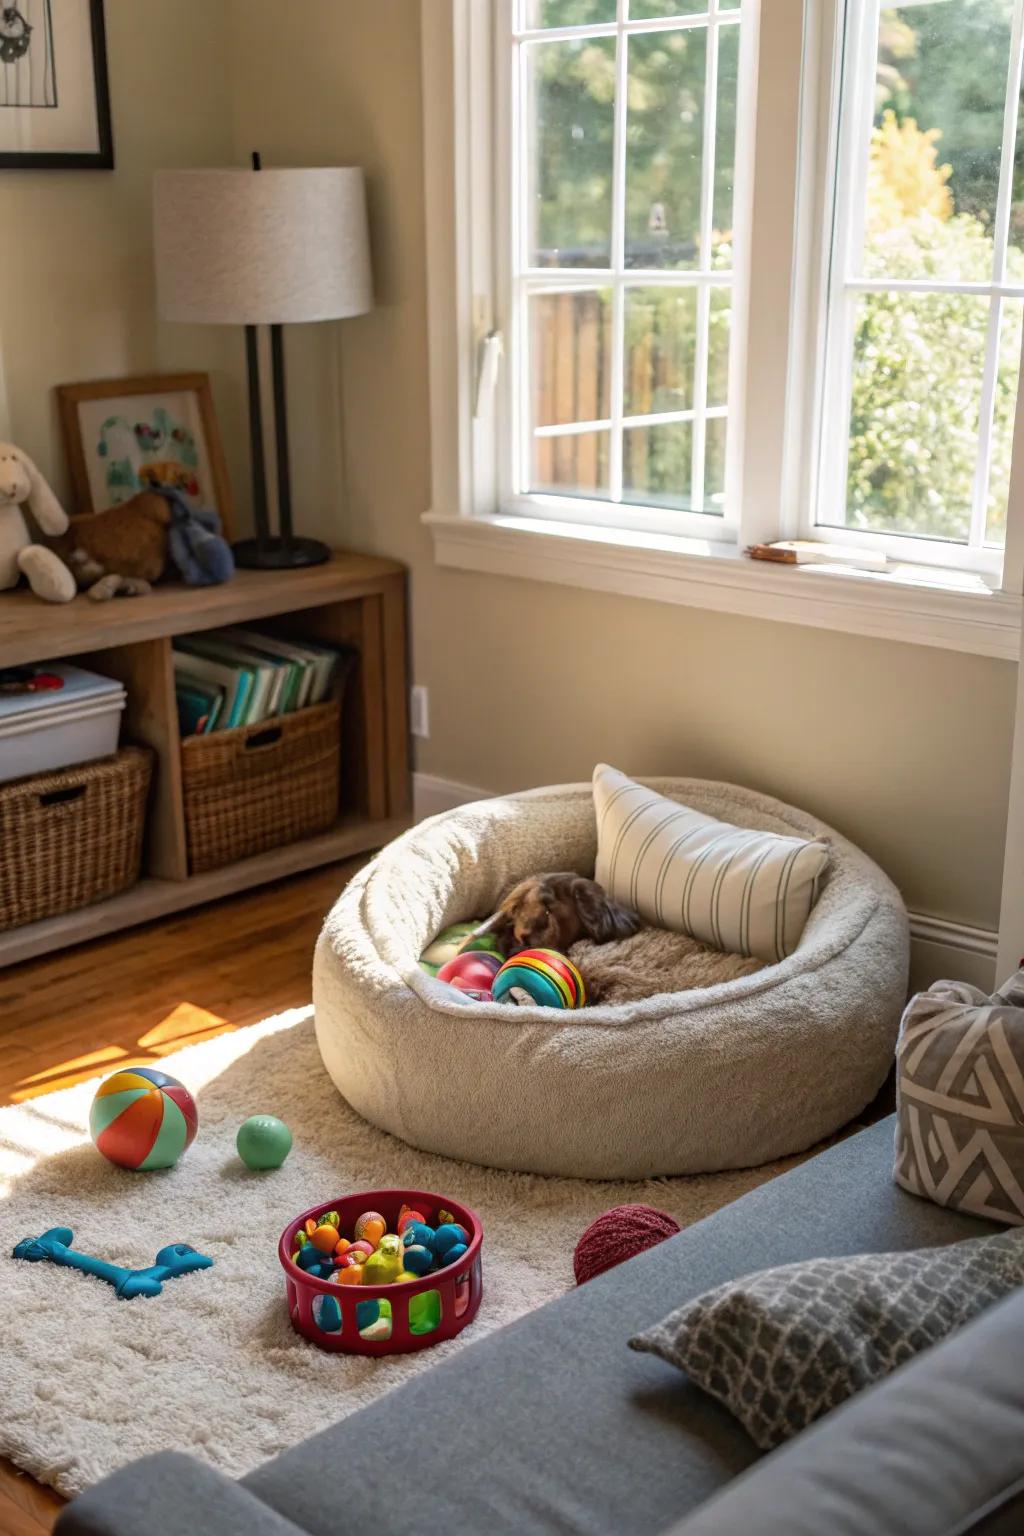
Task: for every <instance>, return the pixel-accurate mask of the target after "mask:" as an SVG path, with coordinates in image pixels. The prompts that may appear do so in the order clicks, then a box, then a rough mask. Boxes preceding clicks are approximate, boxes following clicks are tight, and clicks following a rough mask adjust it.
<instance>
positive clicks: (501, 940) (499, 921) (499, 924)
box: [472, 907, 515, 955]
mask: <svg viewBox="0 0 1024 1536" xmlns="http://www.w3.org/2000/svg"><path fill="white" fill-rule="evenodd" d="M485 933H489V934H490V935H491V936H492V937H493V939H494V941H495V943H496V944H497V945H498V948H499V949H500V950H501V952H502V954H503V955H507V954H508V949H509V944H510V942H511V940H512V939H513V938H514V936H515V926H514V924H513V921H512V918H511V917H510V916H509V914H508V913H507V912H506V911H505V910H504V909H503V908H502V907H499V908H498V910H497V912H492V914H491V916H490V917H489V918H487V920H486V922H483V923H479V924H478V925H477V927H476V928H474V929H473V934H472V937H473V938H474V939H478V938H482V937H483V935H484V934H485Z"/></svg>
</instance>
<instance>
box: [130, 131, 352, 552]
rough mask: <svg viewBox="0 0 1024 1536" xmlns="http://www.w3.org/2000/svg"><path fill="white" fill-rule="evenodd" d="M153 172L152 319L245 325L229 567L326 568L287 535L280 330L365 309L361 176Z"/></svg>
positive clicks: (308, 546) (338, 171) (343, 170)
mask: <svg viewBox="0 0 1024 1536" xmlns="http://www.w3.org/2000/svg"><path fill="white" fill-rule="evenodd" d="M252 159H253V164H252V169H251V170H241V169H239V170H190V171H157V173H156V177H155V182H154V196H153V227H154V247H155V255H156V278H157V307H158V310H159V313H160V316H161V317H162V318H163V319H165V320H181V321H189V322H191V323H193V324H199V325H206V324H209V325H242V326H244V327H245V350H246V362H247V367H248V376H249V437H250V451H251V455H252V492H253V520H254V523H255V526H256V537H255V538H254V539H243V540H241V542H240V543H238V544H236V545H235V546H234V551H235V561H236V563H237V564H238V565H242V566H250V567H258V568H261V569H265V570H287V569H291V568H293V567H297V566H306V565H319V564H321V563H322V562H323V561H324V560H326V559H327V558H328V556H329V553H330V551H329V550H328V548H327V546H326V544H321V543H320V541H319V540H318V539H305V538H300V537H298V536H297V535H296V534H295V533H293V531H292V498H291V476H290V472H289V462H288V418H287V412H286V409H285V380H284V348H283V339H282V334H281V327H282V325H285V324H294V323H300V322H308V321H312V320H343V319H346V318H347V317H349V316H351V315H363V314H366V312H367V311H368V310H369V309H371V308H372V305H373V293H372V284H371V277H370V248H369V239H368V235H367V224H366V195H365V190H364V187H363V173H362V171H361V170H359V169H357V168H354V167H324V168H321V169H278V168H274V169H270V170H262V169H261V167H260V158H259V155H253V157H252ZM261 325H266V326H269V328H270V357H271V374H272V378H273V395H274V440H275V444H276V449H277V501H278V517H279V529H278V533H277V534H276V535H273V534H272V533H271V531H270V519H269V516H268V512H267V477H266V467H265V464H264V456H263V410H262V405H261V401H260V373H259V352H258V329H257V328H258V327H259V326H261Z"/></svg>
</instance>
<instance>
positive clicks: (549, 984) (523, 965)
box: [492, 949, 587, 1008]
mask: <svg viewBox="0 0 1024 1536" xmlns="http://www.w3.org/2000/svg"><path fill="white" fill-rule="evenodd" d="M492 995H493V997H494V1001H495V1002H496V1003H519V1004H527V1005H529V1004H534V1005H538V1006H540V1007H541V1008H582V1007H583V1006H584V1004H585V1003H586V1001H587V993H586V988H585V987H584V985H583V977H582V976H581V975H580V973H579V971H578V970H577V969H576V967H575V966H574V965H573V963H572V961H571V960H570V959H568V957H567V956H566V955H562V954H559V952H558V950H557V949H523V950H520V952H519V954H518V955H513V956H512V958H511V960H506V961H505V964H504V965H503V966H502V968H501V970H500V971H499V972H498V974H497V976H495V978H494V982H493V984H492Z"/></svg>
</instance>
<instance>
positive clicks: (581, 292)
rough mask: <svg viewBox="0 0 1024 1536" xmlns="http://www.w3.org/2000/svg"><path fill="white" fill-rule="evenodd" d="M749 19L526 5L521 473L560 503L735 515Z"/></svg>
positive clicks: (517, 143)
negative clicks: (734, 348) (729, 502)
mask: <svg viewBox="0 0 1024 1536" xmlns="http://www.w3.org/2000/svg"><path fill="white" fill-rule="evenodd" d="M739 20H740V13H739V7H738V5H733V4H728V3H725V0H708V4H704V3H703V0H701V3H700V4H696V3H692V0H619V3H618V4H611V3H608V0H520V3H519V4H514V5H513V31H512V49H513V55H514V57H513V68H512V82H513V83H512V91H511V96H512V101H511V118H512V156H511V158H512V186H513V208H512V220H511V227H512V232H513V233H512V246H513V258H512V268H511V273H510V278H511V294H510V312H511V320H510V328H509V329H510V335H511V348H510V351H511V359H510V361H511V383H512V394H513V402H514V403H513V407H512V409H511V411H510V412H508V416H509V420H510V422H511V423H513V424H514V425H513V426H512V432H513V442H512V453H511V456H510V457H511V481H512V484H511V486H510V487H509V489H510V490H511V491H512V492H513V494H515V495H517V496H523V495H525V496H527V497H529V496H544V497H545V498H547V497H550V496H554V497H557V498H558V502H557V503H556V504H555V505H554V507H553V506H552V504H550V503H548V502H545V505H544V507H543V511H544V512H545V514H546V515H549V516H550V515H555V516H569V517H571V516H573V515H584V516H588V517H591V516H595V515H596V516H597V518H598V519H599V520H601V521H613V522H614V521H621V522H622V523H623V524H624V525H631V526H650V527H653V528H658V529H664V528H671V527H676V528H679V529H680V530H681V531H695V532H696V531H701V532H703V531H708V532H712V531H713V530H721V527H722V524H723V513H724V509H725V473H726V469H725V463H726V434H727V421H728V400H727V385H728V378H729V354H730V324H729V322H730V312H731V298H732V283H733V273H732V203H733V185H734V179H735V167H734V160H735V154H736V115H737V100H738V96H739V79H738V76H739V36H740V28H739ZM501 46H506V45H501ZM602 507H603V508H604V510H603V511H602ZM714 536H716V537H721V533H720V531H719V532H716V533H714Z"/></svg>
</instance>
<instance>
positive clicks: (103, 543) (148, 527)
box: [63, 491, 171, 602]
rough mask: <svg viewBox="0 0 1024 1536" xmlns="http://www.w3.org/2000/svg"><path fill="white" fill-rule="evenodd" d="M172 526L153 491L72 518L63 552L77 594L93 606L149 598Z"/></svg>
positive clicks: (164, 502)
mask: <svg viewBox="0 0 1024 1536" xmlns="http://www.w3.org/2000/svg"><path fill="white" fill-rule="evenodd" d="M170 524H171V509H170V507H169V506H168V504H167V499H166V497H164V496H161V495H159V493H158V492H156V491H139V493H138V495H136V496H133V497H132V498H131V500H130V501H125V502H122V503H121V505H120V506H119V507H108V508H107V509H106V511H104V512H83V513H80V514H79V515H78V516H76V517H73V518H72V519H71V526H70V528H69V530H68V532H67V533H66V534H65V536H64V540H63V550H66V553H65V554H64V559H65V561H66V562H67V564H68V566H69V567H70V568H71V570H72V572H73V573H74V577H75V580H76V581H77V583H78V586H79V589H80V590H82V591H87V592H88V594H89V596H90V597H92V598H95V599H96V601H97V602H105V601H106V600H107V599H108V598H111V597H116V596H118V595H120V596H124V597H139V596H142V595H143V594H144V593H146V592H148V591H149V590H150V588H151V586H152V584H153V582H155V581H159V580H160V578H161V576H162V575H163V574H164V571H165V569H166V566H167V558H168V556H167V530H168V528H169V527H170Z"/></svg>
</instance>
